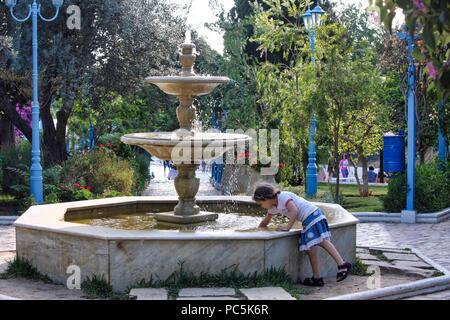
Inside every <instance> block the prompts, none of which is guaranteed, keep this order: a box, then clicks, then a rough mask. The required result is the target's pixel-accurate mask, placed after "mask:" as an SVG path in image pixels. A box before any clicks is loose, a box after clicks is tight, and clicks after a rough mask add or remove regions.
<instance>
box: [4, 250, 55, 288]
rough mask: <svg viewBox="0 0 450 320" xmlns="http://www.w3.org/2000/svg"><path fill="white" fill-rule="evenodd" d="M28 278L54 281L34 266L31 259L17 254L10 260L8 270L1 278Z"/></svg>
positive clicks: (48, 281) (46, 281)
mask: <svg viewBox="0 0 450 320" xmlns="http://www.w3.org/2000/svg"><path fill="white" fill-rule="evenodd" d="M18 277H20V278H26V279H32V280H40V281H43V282H45V283H53V281H52V280H51V279H50V278H49V277H48V276H46V275H43V274H42V273H40V272H39V271H38V270H37V269H36V267H34V266H33V265H32V263H31V261H30V260H28V259H26V258H21V257H19V256H16V257H15V258H14V259H13V260H12V261H10V262H8V266H7V268H6V271H5V272H4V273H2V274H0V279H10V278H18Z"/></svg>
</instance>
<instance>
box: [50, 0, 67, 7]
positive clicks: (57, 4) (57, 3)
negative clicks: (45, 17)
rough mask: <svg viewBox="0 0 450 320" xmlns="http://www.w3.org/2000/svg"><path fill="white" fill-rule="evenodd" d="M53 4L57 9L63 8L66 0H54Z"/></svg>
mask: <svg viewBox="0 0 450 320" xmlns="http://www.w3.org/2000/svg"><path fill="white" fill-rule="evenodd" d="M52 3H53V5H54V6H55V7H56V8H60V7H62V5H63V3H64V0H52Z"/></svg>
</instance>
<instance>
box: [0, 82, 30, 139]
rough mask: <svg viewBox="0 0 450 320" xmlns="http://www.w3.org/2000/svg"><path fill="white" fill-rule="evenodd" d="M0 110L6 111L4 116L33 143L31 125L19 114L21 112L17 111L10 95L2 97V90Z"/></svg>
mask: <svg viewBox="0 0 450 320" xmlns="http://www.w3.org/2000/svg"><path fill="white" fill-rule="evenodd" d="M2 98H3V99H2ZM0 110H2V111H3V112H4V116H5V117H6V118H7V119H8V120H9V121H10V122H11V123H12V124H13V125H14V126H15V127H16V128H17V129H19V130H20V131H21V132H22V133H23V134H24V136H25V137H26V138H27V139H28V141H30V143H31V138H32V134H31V127H30V126H28V123H27V122H26V121H25V120H23V119H22V118H21V117H20V116H19V114H18V113H17V111H16V106H15V104H14V103H12V102H11V101H10V99H9V97H8V96H6V95H4V96H3V97H1V90H0Z"/></svg>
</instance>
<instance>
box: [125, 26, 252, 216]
mask: <svg viewBox="0 0 450 320" xmlns="http://www.w3.org/2000/svg"><path fill="white" fill-rule="evenodd" d="M196 56H197V52H196V47H195V44H193V43H191V37H190V32H189V31H187V32H186V39H185V41H184V43H183V44H182V45H181V50H180V64H181V66H182V69H181V73H180V75H179V76H167V77H149V78H147V79H146V82H148V83H152V84H155V85H157V86H158V87H159V88H160V89H161V90H162V91H164V92H165V93H167V94H170V95H174V96H176V97H177V98H178V100H179V101H180V105H179V107H178V108H177V117H178V121H179V124H180V129H179V130H177V131H175V132H155V133H135V134H128V135H125V136H123V137H122V138H121V141H122V142H124V143H126V144H130V145H136V146H139V147H141V148H143V149H145V150H146V151H147V152H149V153H150V154H152V155H153V156H156V157H158V158H159V159H162V160H172V161H174V163H175V165H176V167H177V169H178V172H179V173H178V176H177V177H176V178H175V190H176V191H177V194H178V196H179V201H178V204H177V205H176V206H175V208H174V211H173V212H163V213H157V214H155V219H156V220H157V221H158V222H160V223H164V224H171V225H187V224H193V223H200V222H205V221H211V220H215V219H217V217H218V215H217V214H216V213H211V212H205V211H200V208H199V206H198V205H197V204H196V203H195V196H196V194H197V192H198V189H199V179H198V178H196V177H195V170H196V168H197V166H198V164H199V163H200V162H201V161H202V160H205V161H208V160H211V159H214V158H217V157H220V156H222V155H223V153H225V152H226V151H228V150H230V149H232V148H234V146H235V145H236V144H237V143H241V144H242V143H245V142H246V141H248V140H250V137H248V136H246V135H242V134H230V133H203V132H195V131H194V129H193V123H194V120H195V118H196V111H197V110H196V107H195V106H194V104H193V101H194V99H195V98H196V97H197V96H201V95H207V94H209V93H211V91H213V90H214V88H216V87H217V86H218V85H220V84H225V83H227V82H228V81H230V79H229V78H227V77H211V76H197V75H196V74H195V72H194V64H195V60H196ZM180 151H181V152H180ZM180 153H182V154H180ZM185 153H187V154H185Z"/></svg>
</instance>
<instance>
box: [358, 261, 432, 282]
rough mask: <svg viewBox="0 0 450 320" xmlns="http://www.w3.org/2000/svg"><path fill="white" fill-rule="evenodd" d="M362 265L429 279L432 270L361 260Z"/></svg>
mask: <svg viewBox="0 0 450 320" xmlns="http://www.w3.org/2000/svg"><path fill="white" fill-rule="evenodd" d="M361 262H362V263H364V264H365V265H368V266H378V267H380V269H381V270H386V271H388V272H394V273H395V272H398V273H404V274H411V275H419V276H422V277H424V278H429V277H431V276H432V275H433V273H434V271H433V270H424V269H420V268H414V267H406V266H401V267H400V266H396V265H393V264H391V263H389V262H387V261H373V260H362V261H361Z"/></svg>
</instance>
